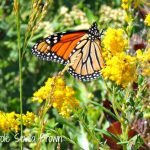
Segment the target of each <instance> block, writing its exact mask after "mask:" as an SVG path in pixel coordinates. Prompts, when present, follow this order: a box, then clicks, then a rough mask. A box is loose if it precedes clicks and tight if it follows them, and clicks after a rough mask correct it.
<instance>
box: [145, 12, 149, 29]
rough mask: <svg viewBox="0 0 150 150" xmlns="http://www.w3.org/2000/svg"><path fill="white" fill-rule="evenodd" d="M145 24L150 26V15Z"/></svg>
mask: <svg viewBox="0 0 150 150" xmlns="http://www.w3.org/2000/svg"><path fill="white" fill-rule="evenodd" d="M144 23H145V24H146V25H147V26H150V14H148V15H147V16H146V18H145V20H144Z"/></svg>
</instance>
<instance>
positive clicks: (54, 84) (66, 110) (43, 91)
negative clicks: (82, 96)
mask: <svg viewBox="0 0 150 150" xmlns="http://www.w3.org/2000/svg"><path fill="white" fill-rule="evenodd" d="M52 91H53V92H52ZM48 99H51V100H50V102H51V105H52V106H53V107H54V108H56V109H57V110H58V112H59V113H60V114H61V115H62V116H63V117H66V118H67V117H69V116H70V113H72V111H73V110H75V108H77V107H78V106H79V103H78V101H77V99H76V98H75V92H74V90H73V89H72V88H71V87H68V86H66V84H65V82H64V80H63V79H62V78H61V77H56V78H54V77H53V78H48V80H47V81H46V82H45V85H44V86H43V87H41V88H40V89H39V90H38V91H36V92H35V93H34V94H33V100H37V101H39V102H42V101H43V100H48Z"/></svg>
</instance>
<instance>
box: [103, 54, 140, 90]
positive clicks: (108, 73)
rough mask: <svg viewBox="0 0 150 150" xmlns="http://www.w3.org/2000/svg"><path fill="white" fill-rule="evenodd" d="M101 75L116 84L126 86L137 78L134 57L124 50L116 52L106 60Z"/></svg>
mask: <svg viewBox="0 0 150 150" xmlns="http://www.w3.org/2000/svg"><path fill="white" fill-rule="evenodd" d="M102 75H103V77H104V78H105V79H110V80H112V81H114V82H115V83H116V84H118V85H121V86H122V87H126V86H127V85H128V84H129V83H133V82H134V81H135V80H136V79H137V74H136V59H135V58H134V57H131V56H129V55H127V54H125V53H124V52H122V53H118V54H117V55H115V56H113V57H112V58H111V59H109V60H107V61H106V67H105V68H103V69H102Z"/></svg>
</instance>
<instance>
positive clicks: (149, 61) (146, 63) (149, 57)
mask: <svg viewBox="0 0 150 150" xmlns="http://www.w3.org/2000/svg"><path fill="white" fill-rule="evenodd" d="M136 53H137V56H136V57H137V61H138V62H139V65H140V69H141V70H140V71H141V74H142V75H143V76H150V48H149V49H148V50H147V51H145V52H142V51H141V50H138V51H137V52H136Z"/></svg>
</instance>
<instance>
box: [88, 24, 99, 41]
mask: <svg viewBox="0 0 150 150" xmlns="http://www.w3.org/2000/svg"><path fill="white" fill-rule="evenodd" d="M88 34H89V39H90V40H91V41H94V40H96V39H100V38H101V34H100V32H99V30H98V27H97V24H96V22H94V23H93V24H92V26H91V27H90V29H89V30H88Z"/></svg>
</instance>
